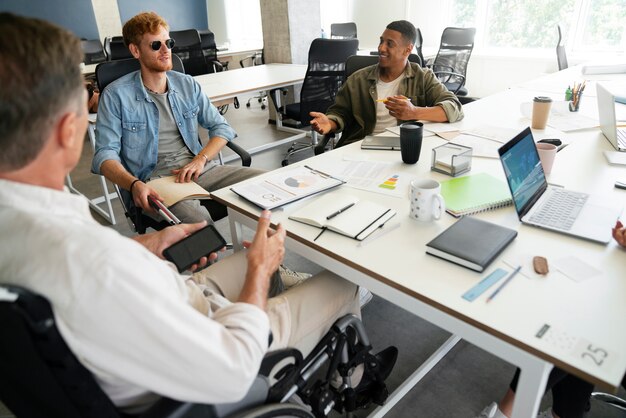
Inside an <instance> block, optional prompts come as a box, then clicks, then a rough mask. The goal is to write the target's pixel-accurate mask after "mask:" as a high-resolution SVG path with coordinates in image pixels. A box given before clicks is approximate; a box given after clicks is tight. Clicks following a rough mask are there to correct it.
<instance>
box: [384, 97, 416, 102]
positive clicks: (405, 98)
mask: <svg viewBox="0 0 626 418" xmlns="http://www.w3.org/2000/svg"><path fill="white" fill-rule="evenodd" d="M402 100H411V99H409V98H408V97H403V98H402ZM376 101H377V102H383V103H387V102H388V101H389V98H386V99H376Z"/></svg>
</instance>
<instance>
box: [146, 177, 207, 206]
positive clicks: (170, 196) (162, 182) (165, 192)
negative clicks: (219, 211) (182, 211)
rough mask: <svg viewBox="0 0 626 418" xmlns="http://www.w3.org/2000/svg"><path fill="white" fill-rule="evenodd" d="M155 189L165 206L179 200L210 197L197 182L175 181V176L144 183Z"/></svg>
mask: <svg viewBox="0 0 626 418" xmlns="http://www.w3.org/2000/svg"><path fill="white" fill-rule="evenodd" d="M146 184H147V185H148V186H150V187H152V188H153V189H154V190H156V191H157V193H159V194H160V195H161V197H162V198H163V203H164V204H165V206H172V205H173V204H174V203H178V202H180V201H181V200H188V199H210V198H211V194H210V193H209V192H207V191H206V190H205V189H203V188H202V186H200V185H199V184H198V183H195V182H193V181H190V182H189V183H176V176H166V177H160V178H158V179H154V180H150V181H149V182H147V183H146Z"/></svg>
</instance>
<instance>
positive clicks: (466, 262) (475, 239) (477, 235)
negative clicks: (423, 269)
mask: <svg viewBox="0 0 626 418" xmlns="http://www.w3.org/2000/svg"><path fill="white" fill-rule="evenodd" d="M516 236H517V231H515V230H513V229H510V228H506V227H504V226H500V225H496V224H493V223H491V222H487V221H483V220H480V219H476V218H473V217H471V216H464V217H462V218H461V219H459V220H458V221H457V222H456V223H454V225H452V226H450V227H449V228H448V229H446V230H445V231H443V232H442V233H441V234H439V235H437V237H435V239H433V240H432V241H430V242H429V243H428V244H426V253H427V254H430V255H434V256H435V257H439V258H443V259H445V260H448V261H452V262H453V263H456V264H459V265H461V266H464V267H467V268H469V269H472V270H476V271H484V270H485V269H486V268H487V266H489V264H491V262H492V261H493V260H494V259H495V258H496V257H497V256H498V254H500V253H501V252H502V250H504V249H505V248H506V246H507V245H509V243H510V242H511V241H513V239H515V237H516Z"/></svg>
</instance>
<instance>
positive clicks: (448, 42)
mask: <svg viewBox="0 0 626 418" xmlns="http://www.w3.org/2000/svg"><path fill="white" fill-rule="evenodd" d="M475 35H476V28H445V29H444V30H443V34H442V35H441V44H440V45H439V52H437V56H436V57H435V61H434V62H433V67H432V69H433V71H434V72H435V73H438V72H445V74H444V75H442V76H440V77H439V79H440V80H441V81H442V82H443V83H444V84H445V85H446V87H447V88H448V90H450V91H458V90H459V89H460V87H461V86H462V85H463V84H465V74H466V72H467V64H468V63H469V59H470V56H471V55H472V50H473V49H474V36H475ZM451 73H455V74H459V75H460V76H461V77H458V76H456V75H454V74H451ZM465 94H467V92H466V93H465Z"/></svg>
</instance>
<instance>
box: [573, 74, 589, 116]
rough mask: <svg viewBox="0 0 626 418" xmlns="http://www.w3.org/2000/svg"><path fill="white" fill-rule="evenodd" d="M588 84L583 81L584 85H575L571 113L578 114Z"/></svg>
mask: <svg viewBox="0 0 626 418" xmlns="http://www.w3.org/2000/svg"><path fill="white" fill-rule="evenodd" d="M586 83H587V82H586V81H583V82H582V83H574V88H573V89H572V94H571V99H570V101H569V111H570V112H578V108H579V107H580V100H581V99H582V96H583V91H585V85H586Z"/></svg>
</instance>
